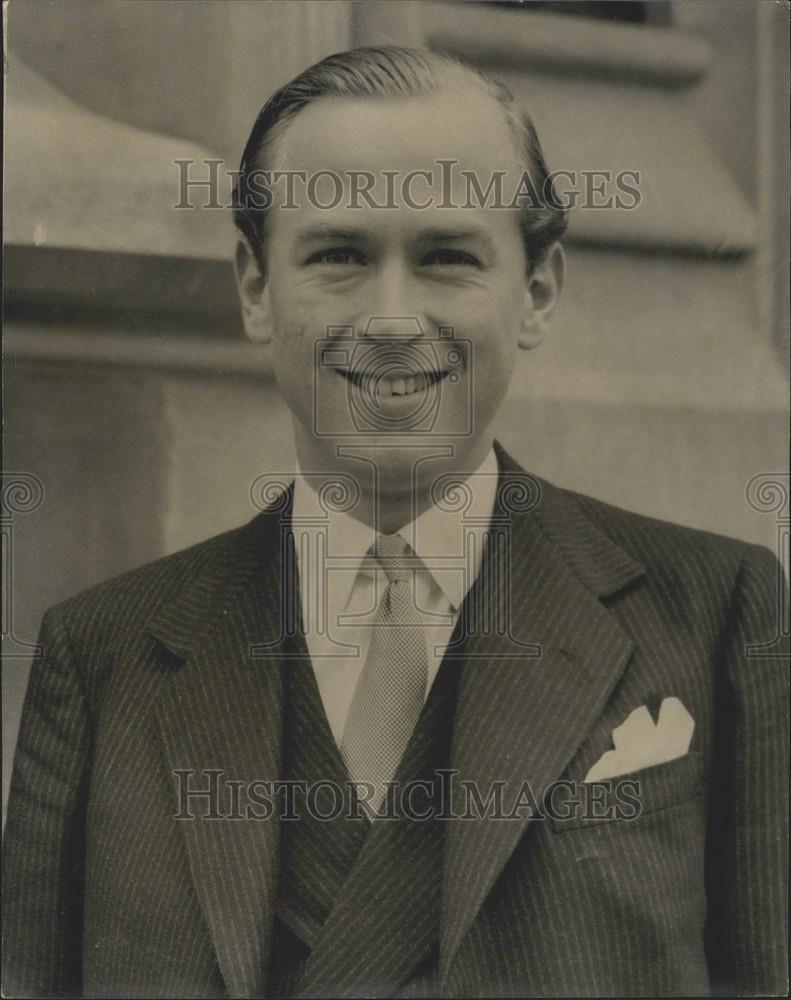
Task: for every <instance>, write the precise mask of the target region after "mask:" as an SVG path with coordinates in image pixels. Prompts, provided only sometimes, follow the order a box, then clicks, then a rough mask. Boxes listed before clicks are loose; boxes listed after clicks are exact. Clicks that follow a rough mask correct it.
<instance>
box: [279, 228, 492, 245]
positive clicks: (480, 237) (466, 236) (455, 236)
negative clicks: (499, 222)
mask: <svg viewBox="0 0 791 1000" xmlns="http://www.w3.org/2000/svg"><path fill="white" fill-rule="evenodd" d="M370 235H371V234H370V233H368V232H366V230H364V229H345V228H341V227H338V226H332V225H326V224H321V223H319V224H318V225H315V226H310V227H309V228H307V229H303V230H302V231H301V232H300V233H298V234H297V238H296V242H297V244H298V245H299V246H304V245H306V244H309V243H316V242H319V241H322V240H340V241H341V242H346V243H352V242H355V241H362V240H365V239H370ZM463 240H477V241H479V242H481V243H483V244H485V245H486V246H487V247H490V248H494V241H493V240H492V238H491V236H490V235H489V233H487V232H486V230H484V229H481V228H480V227H478V226H470V227H467V228H462V229H459V228H447V229H445V228H443V227H434V228H432V229H426V230H424V231H423V232H421V233H418V234H417V241H418V242H419V243H454V242H455V243H458V242H461V241H463Z"/></svg>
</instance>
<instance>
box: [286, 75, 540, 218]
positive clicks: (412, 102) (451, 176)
mask: <svg viewBox="0 0 791 1000" xmlns="http://www.w3.org/2000/svg"><path fill="white" fill-rule="evenodd" d="M441 161H445V162H446V164H447V161H453V163H454V167H453V170H452V171H449V170H448V168H447V166H445V167H443V166H442V163H441ZM267 166H268V167H269V168H270V169H273V170H278V171H285V172H294V173H302V174H305V175H306V176H307V177H308V178H311V177H313V178H318V179H317V181H316V183H315V184H314V186H313V188H312V189H310V188H306V186H305V184H304V183H300V184H297V185H296V186H295V188H294V190H295V192H296V194H295V201H296V204H297V207H298V209H299V211H297V212H295V211H283V212H280V211H277V209H278V208H279V207H280V206H281V205H282V203H283V198H282V191H283V188H282V186H281V187H278V186H277V185H276V193H275V202H274V205H273V208H274V209H275V211H274V213H273V214H274V215H275V216H278V217H279V216H281V215H282V216H283V219H282V220H281V219H279V218H278V219H277V221H275V220H272V223H270V224H273V225H274V227H275V228H280V227H281V225H283V224H285V227H286V229H289V230H292V229H293V228H301V226H304V225H313V224H314V223H315V222H316V221H318V219H321V221H322V222H325V223H326V222H328V221H330V220H331V219H333V217H337V216H339V215H342V214H344V213H345V214H347V215H348V214H350V213H353V214H354V215H355V217H356V218H355V221H356V222H357V223H361V222H365V223H366V224H373V223H379V224H383V225H387V226H388V227H392V226H393V225H394V223H395V221H396V220H395V219H394V217H393V212H387V211H385V212H378V213H377V215H376V216H374V215H372V210H371V209H369V208H368V207H367V205H366V203H365V201H364V200H363V199H357V206H356V207H355V208H353V209H350V208H349V207H348V205H349V202H350V197H349V192H350V186H351V185H353V184H354V183H355V180H354V178H353V175H354V174H365V175H366V177H367V178H371V182H370V183H372V185H373V186H372V187H371V188H370V191H371V197H372V199H373V200H375V201H376V202H377V203H378V204H383V203H386V202H388V201H392V202H394V203H395V206H396V207H398V208H404V207H407V208H408V207H411V206H408V205H404V203H403V202H404V196H405V195H404V191H405V188H404V181H405V179H406V178H407V177H408V175H409V174H410V173H413V172H416V171H421V172H424V173H422V175H421V176H417V175H416V176H415V177H414V179H413V181H412V182H411V184H410V185H409V190H408V194H407V197H409V196H410V195H411V197H412V198H413V199H414V200H415V201H417V202H424V201H425V200H426V199H427V198H429V197H431V198H433V200H434V203H435V205H436V203H438V202H441V201H442V200H443V198H444V199H445V200H448V199H449V200H450V201H451V202H452V203H454V204H464V202H465V198H466V197H467V195H468V191H469V181H467V180H465V178H464V174H465V173H466V174H468V175H469V176H474V177H475V178H476V181H477V183H478V184H479V185H480V187H481V188H482V189H483V190H485V189H486V187H487V184H489V182H490V180H491V178H492V177H493V176H494V175H495V174H497V173H500V174H504V175H505V178H504V180H503V187H504V189H505V190H512V189H513V187H514V185H515V184H516V183H518V177H519V176H520V175H521V173H522V170H523V165H522V163H521V161H520V160H519V157H518V153H517V150H516V146H515V142H514V138H513V136H512V133H511V130H510V128H509V125H508V122H507V119H506V117H505V114H504V112H503V109H502V108H501V106H500V105H499V104H498V102H497V101H496V100H495V99H494V98H493V97H491V96H490V95H488V94H486V93H485V92H484V91H482V90H481V89H479V88H476V87H474V86H468V87H462V88H460V89H457V90H451V89H449V88H444V89H442V90H439V91H435V92H432V93H429V94H424V95H420V96H416V97H392V98H391V97H370V98H369V97H365V98H349V97H341V98H339V97H325V98H319V99H318V100H316V101H314V102H313V103H312V104H310V105H308V106H307V107H305V108H303V109H302V110H301V111H300V112H299V113H298V114H297V115H296V116H295V117H294V119H293V120H292V121H291V122H290V123H289V124H288V126H287V127H286V129H285V131H284V133H283V134H282V135H281V136H279V137H278V139H277V140H276V142H275V144H274V149H273V151H272V155H271V159H270V162H269V163H268V164H267ZM320 174H321V175H322V176H321V177H319V175H320ZM330 174H331V175H333V176H332V177H329V176H328V175H330ZM388 175H390V178H391V179H388ZM428 175H430V176H428ZM335 178H338V180H335ZM338 183H340V184H341V185H342V186H343V189H344V197H343V199H342V200H341V202H340V204H338V205H337V206H334V207H332V208H326V207H324V208H322V207H320V205H324V206H326V205H328V204H331V203H332V201H333V192H334V191H337V190H338V188H337V185H338ZM356 183H357V184H359V183H360V181H359V180H358V181H356ZM365 183H369V181H367V180H366V182H365ZM278 191H280V192H281V195H280V196H279V195H278ZM311 191H312V194H313V195H314V196H315V197H310V193H311ZM351 200H353V199H351ZM317 202H319V203H320V205H317V204H316V203H317ZM373 211H375V210H373ZM463 214H465V215H466V216H467V219H468V221H471V220H470V219H469V216H470V215H471V214H474V215H476V216H478V220H477V221H478V222H481V221H482V218H481V217H482V216H490V215H491V212H490V211H486V210H477V209H474V210H467V211H466V212H464V213H463ZM497 214H499V215H503V214H508V215H510V214H511V213H503V212H501V211H500V212H498V213H497ZM405 215H406V216H408V218H409V219H411V220H412V222H413V224H416V225H417V224H419V225H420V226H421V227H425V226H426V225H434V224H436V222H437V221H438V220H439V219H441V220H442V222H443V223H446V224H447V223H448V222H449V221H450V220H449V218H448V217H449V216H458V215H459V212H458V211H454V210H453V209H448V208H445V209H442V208H437V207H432V208H429V209H425V210H422V211H417V212H416V211H410V212H408V213H405ZM407 221H408V219H407V218H403V219H400V223H401V224H402V225H403V224H404V223H406V222H407ZM502 221H505V220H502ZM400 227H401V226H400V225H399V228H400ZM281 231H282V230H281Z"/></svg>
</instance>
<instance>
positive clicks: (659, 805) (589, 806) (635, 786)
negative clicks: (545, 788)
mask: <svg viewBox="0 0 791 1000" xmlns="http://www.w3.org/2000/svg"><path fill="white" fill-rule="evenodd" d="M564 786H565V790H567V791H568V793H569V794H568V795H567V797H566V798H565V801H564V797H563V795H562V794H560V793H562V792H563V791H564ZM702 790H703V755H702V754H701V753H700V751H697V750H693V751H690V752H689V753H687V754H685V755H684V756H683V757H678V758H676V760H669V761H666V762H664V763H663V764H654V765H652V766H651V767H644V768H641V769H640V770H638V771H631V772H629V773H628V774H621V775H618V777H616V778H607V779H602V780H600V781H590V782H577V783H573V782H560V783H559V786H558V793H557V794H556V796H555V799H556V801H555V802H554V804H553V806H554V807H553V809H552V813H553V815H552V816H551V817H550V819H551V825H552V828H553V829H554V830H555V832H557V833H562V832H564V831H566V830H578V829H581V828H584V827H601V826H603V825H606V824H608V823H612V822H613V821H615V820H622V821H628V822H635V821H639V820H640V818H641V817H642V816H648V815H651V814H652V813H656V812H659V811H660V810H662V809H671V808H673V807H674V806H680V805H682V804H683V803H684V802H688V801H689V800H690V799H693V798H695V797H696V796H697V795H700V793H701V792H702Z"/></svg>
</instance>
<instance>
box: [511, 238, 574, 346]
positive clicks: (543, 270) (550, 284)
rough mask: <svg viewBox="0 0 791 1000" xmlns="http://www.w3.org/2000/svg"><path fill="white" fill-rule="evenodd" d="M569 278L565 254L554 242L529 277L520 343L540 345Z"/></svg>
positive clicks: (523, 344) (521, 344) (522, 344)
mask: <svg viewBox="0 0 791 1000" xmlns="http://www.w3.org/2000/svg"><path fill="white" fill-rule="evenodd" d="M565 278H566V256H565V254H564V253H563V248H562V247H561V245H560V244H559V243H553V244H552V246H551V247H550V248H549V250H548V251H547V253H546V255H545V256H544V259H543V260H542V261H541V263H540V264H538V265H536V267H535V269H534V270H533V273H532V274H531V275H530V277H529V278H528V279H527V287H526V289H525V308H524V313H523V316H522V329H521V331H520V333H519V346H520V347H521V348H522V350H524V351H529V350H532V349H533V348H534V347H538V345H539V344H540V343H541V341H542V340H543V339H544V337H546V335H547V333H548V331H549V317H550V316H551V315H552V313H553V312H554V310H555V306H556V305H557V301H558V299H559V298H560V293H561V290H562V288H563V282H564V281H565Z"/></svg>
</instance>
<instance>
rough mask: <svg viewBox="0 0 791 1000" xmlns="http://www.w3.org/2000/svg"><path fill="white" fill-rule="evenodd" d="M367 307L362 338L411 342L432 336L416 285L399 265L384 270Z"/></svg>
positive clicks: (391, 265) (373, 289)
mask: <svg viewBox="0 0 791 1000" xmlns="http://www.w3.org/2000/svg"><path fill="white" fill-rule="evenodd" d="M366 307H367V309H366V312H367V315H365V316H362V317H361V319H362V322H361V323H360V325H359V330H360V332H361V334H362V336H363V337H369V338H371V339H375V338H392V339H397V340H406V341H411V340H419V339H422V338H424V337H427V336H428V335H429V329H430V324H429V321H428V318H427V316H426V314H425V312H424V311H423V309H422V306H421V302H420V290H419V288H418V287H417V282H415V281H414V279H413V277H412V276H411V275H410V274H409V272H408V269H407V268H405V267H403V266H402V265H401V264H400V263H399V262H397V261H392V262H389V263H388V264H387V265H386V266H384V267H382V269H381V271H380V273H379V275H378V276H377V280H376V282H375V283H374V284H373V287H372V288H371V295H370V298H369V299H368V301H367V303H366Z"/></svg>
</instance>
